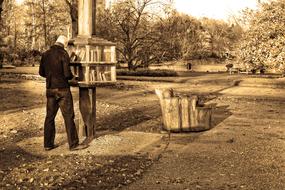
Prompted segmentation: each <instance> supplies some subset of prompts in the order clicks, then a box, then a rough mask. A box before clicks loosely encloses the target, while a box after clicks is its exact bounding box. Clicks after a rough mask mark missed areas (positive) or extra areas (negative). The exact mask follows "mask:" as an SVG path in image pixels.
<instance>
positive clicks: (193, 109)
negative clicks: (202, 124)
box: [189, 96, 198, 130]
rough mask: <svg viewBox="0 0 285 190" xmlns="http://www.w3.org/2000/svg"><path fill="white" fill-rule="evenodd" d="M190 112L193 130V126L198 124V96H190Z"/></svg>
mask: <svg viewBox="0 0 285 190" xmlns="http://www.w3.org/2000/svg"><path fill="white" fill-rule="evenodd" d="M189 101H190V102H189V104H190V106H189V113H190V129H189V130H192V128H193V127H194V126H196V125H197V120H196V117H197V112H196V107H197V103H198V96H191V98H189Z"/></svg>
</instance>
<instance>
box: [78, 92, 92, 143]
mask: <svg viewBox="0 0 285 190" xmlns="http://www.w3.org/2000/svg"><path fill="white" fill-rule="evenodd" d="M79 109H80V113H81V116H82V120H83V123H84V124H81V125H79V136H80V137H82V136H86V137H87V139H88V140H89V141H91V140H92V139H94V137H95V127H96V88H95V87H94V88H79Z"/></svg>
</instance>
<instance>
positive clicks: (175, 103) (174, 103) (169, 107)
mask: <svg viewBox="0 0 285 190" xmlns="http://www.w3.org/2000/svg"><path fill="white" fill-rule="evenodd" d="M163 101H164V104H165V106H164V109H165V110H164V114H165V124H166V125H165V126H164V127H165V129H166V130H169V131H173V132H179V131H181V113H180V110H181V108H180V101H179V97H172V98H165V99H164V100H163Z"/></svg>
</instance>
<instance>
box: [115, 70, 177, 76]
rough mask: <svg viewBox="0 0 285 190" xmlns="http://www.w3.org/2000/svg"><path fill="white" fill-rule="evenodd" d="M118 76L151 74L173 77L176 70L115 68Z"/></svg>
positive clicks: (175, 74)
mask: <svg viewBox="0 0 285 190" xmlns="http://www.w3.org/2000/svg"><path fill="white" fill-rule="evenodd" d="M117 75H118V76H151V77H173V76H178V74H177V72H175V71H169V70H149V69H139V70H136V71H128V70H117Z"/></svg>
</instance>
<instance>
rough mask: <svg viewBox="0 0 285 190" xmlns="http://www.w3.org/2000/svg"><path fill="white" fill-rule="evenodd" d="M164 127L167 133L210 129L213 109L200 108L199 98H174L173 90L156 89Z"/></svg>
mask: <svg viewBox="0 0 285 190" xmlns="http://www.w3.org/2000/svg"><path fill="white" fill-rule="evenodd" d="M155 93H156V94H157V96H158V98H159V101H160V106H161V112H162V121H163V127H164V129H165V130H167V131H172V132H181V131H203V130H208V129H210V128H211V127H212V126H211V121H212V108H211V107H203V106H199V105H198V104H197V103H198V97H197V96H192V97H190V98H189V97H174V95H173V90H172V89H170V90H159V89H156V90H155Z"/></svg>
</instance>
